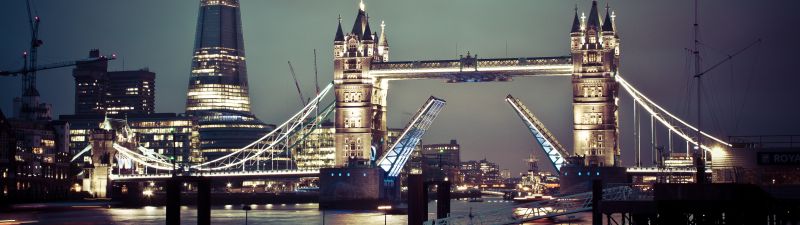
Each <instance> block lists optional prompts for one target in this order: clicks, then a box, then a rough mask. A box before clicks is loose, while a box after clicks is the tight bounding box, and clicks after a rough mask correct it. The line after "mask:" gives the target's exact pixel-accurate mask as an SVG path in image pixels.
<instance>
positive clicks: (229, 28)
mask: <svg viewBox="0 0 800 225" xmlns="http://www.w3.org/2000/svg"><path fill="white" fill-rule="evenodd" d="M186 113H187V114H190V115H193V116H195V117H197V119H198V122H199V124H200V129H199V130H200V148H201V150H202V152H203V155H204V157H206V160H213V159H215V158H218V157H220V156H223V155H225V154H227V153H230V152H232V151H235V150H237V149H240V148H242V147H245V146H246V145H247V144H249V143H251V142H253V141H255V140H257V139H258V138H260V137H261V136H263V135H264V134H265V133H266V132H267V131H269V130H270V129H272V126H270V125H266V124H264V123H262V122H261V121H260V120H258V119H257V118H256V117H255V116H253V114H252V113H251V112H250V96H249V94H248V87H247V66H246V64H245V54H244V41H243V39H242V23H241V16H240V12H239V1H238V0H201V1H200V12H199V15H198V18H197V31H196V36H195V44H194V56H193V58H192V71H191V78H190V79H189V91H188V93H187V99H186Z"/></svg>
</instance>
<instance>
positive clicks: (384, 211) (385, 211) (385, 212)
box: [378, 205, 392, 225]
mask: <svg viewBox="0 0 800 225" xmlns="http://www.w3.org/2000/svg"><path fill="white" fill-rule="evenodd" d="M378 210H380V211H383V225H386V214H387V213H389V210H392V206H391V205H381V206H378Z"/></svg>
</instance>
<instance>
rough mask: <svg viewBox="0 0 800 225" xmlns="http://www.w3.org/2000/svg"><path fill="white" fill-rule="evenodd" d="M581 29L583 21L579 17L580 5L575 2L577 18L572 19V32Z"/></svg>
mask: <svg viewBox="0 0 800 225" xmlns="http://www.w3.org/2000/svg"><path fill="white" fill-rule="evenodd" d="M580 31H581V21H580V19H578V5H577V4H575V18H574V19H572V30H571V31H570V33H577V32H580Z"/></svg>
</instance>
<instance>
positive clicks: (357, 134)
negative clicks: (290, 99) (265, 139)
mask: <svg viewBox="0 0 800 225" xmlns="http://www.w3.org/2000/svg"><path fill="white" fill-rule="evenodd" d="M381 25H382V26H381V36H380V37H378V34H377V33H373V32H372V30H371V29H370V26H369V17H368V16H367V13H366V11H365V5H364V3H363V2H361V3H360V4H359V10H358V14H357V15H356V20H355V23H354V24H353V29H352V31H350V33H347V34H345V33H344V32H342V21H341V18H339V25H338V27H337V30H336V37H335V38H334V41H333V65H334V72H333V80H334V84H335V95H336V121H335V127H336V135H335V146H336V160H335V161H336V162H335V163H336V166H337V167H342V166H347V165H349V166H368V165H369V164H370V159H373V160H374V159H375V158H377V157H380V155H381V154H382V153H383V152H384V149H385V148H386V145H387V143H386V142H387V141H386V140H387V136H386V134H387V133H386V131H387V129H386V93H387V91H388V84H389V83H388V81H387V80H375V79H372V78H371V77H369V69H370V65H371V63H372V62H385V61H387V60H388V58H389V44H388V43H389V42H388V40H387V38H386V31H385V24H383V23H382V24H381ZM376 41H377V43H376Z"/></svg>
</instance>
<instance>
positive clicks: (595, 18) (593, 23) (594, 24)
mask: <svg viewBox="0 0 800 225" xmlns="http://www.w3.org/2000/svg"><path fill="white" fill-rule="evenodd" d="M592 28H594V30H595V31H600V13H598V12H597V0H594V1H592V10H591V11H589V21H587V22H586V30H590V29H592Z"/></svg>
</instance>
